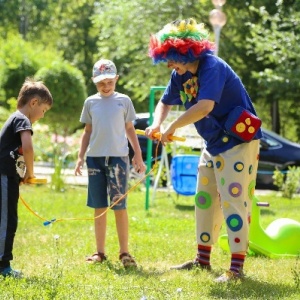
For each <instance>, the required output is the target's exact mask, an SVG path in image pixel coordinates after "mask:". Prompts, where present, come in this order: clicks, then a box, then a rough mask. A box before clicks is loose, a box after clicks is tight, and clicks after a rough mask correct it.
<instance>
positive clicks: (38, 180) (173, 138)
mask: <svg viewBox="0 0 300 300" xmlns="http://www.w3.org/2000/svg"><path fill="white" fill-rule="evenodd" d="M135 132H136V133H137V134H139V135H145V131H144V130H139V129H136V131H135ZM153 137H154V138H155V139H157V140H158V141H159V142H158V143H157V145H156V149H155V159H154V165H153V167H152V168H151V170H150V171H149V172H148V173H146V174H145V176H143V177H142V178H141V179H139V180H138V181H137V182H136V183H135V184H134V185H133V186H132V187H131V188H130V189H128V190H127V191H126V193H125V194H123V195H122V196H121V197H120V198H119V199H117V200H116V201H115V202H113V204H111V205H110V206H108V207H107V208H106V209H105V210H104V211H103V212H102V213H101V214H99V215H98V216H95V217H93V218H60V219H56V218H54V219H51V220H49V219H45V218H43V217H41V216H40V215H39V214H37V213H36V212H35V211H34V210H33V209H32V208H31V207H30V206H29V204H28V203H27V202H26V201H25V200H24V198H23V197H22V196H21V195H19V198H20V200H21V202H22V203H23V205H24V206H25V207H26V208H27V209H28V210H29V211H30V212H31V213H32V214H33V215H34V216H36V217H37V218H39V219H41V220H42V221H44V222H43V225H44V226H47V225H50V224H53V223H56V222H62V221H91V220H96V219H98V218H100V217H102V216H103V215H104V214H106V213H107V212H108V210H110V209H111V208H112V207H114V206H115V205H116V204H118V203H119V202H120V201H121V200H122V199H124V198H125V197H126V196H127V195H128V194H129V193H130V192H132V191H133V190H134V189H135V188H136V187H137V186H138V185H139V184H140V183H141V182H142V181H143V180H144V179H145V178H147V177H148V176H149V175H150V174H151V173H152V172H153V171H154V170H155V168H156V167H157V156H158V155H157V154H158V146H159V144H160V141H161V133H160V132H156V133H154V134H153ZM169 139H170V140H171V141H180V142H184V141H185V140H186V138H184V137H178V136H175V135H171V136H169ZM26 183H29V184H45V183H47V179H44V178H31V179H29V180H27V181H26Z"/></svg>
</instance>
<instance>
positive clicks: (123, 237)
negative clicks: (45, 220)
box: [75, 59, 146, 268]
mask: <svg viewBox="0 0 300 300" xmlns="http://www.w3.org/2000/svg"><path fill="white" fill-rule="evenodd" d="M118 78H119V76H118V75H117V69H116V66H115V64H114V63H113V62H112V61H110V60H107V59H101V60H99V61H97V62H96V63H95V65H94V67H93V77H92V80H93V82H94V83H95V85H96V88H97V91H98V93H97V94H95V95H92V96H90V97H88V98H87V99H86V100H85V102H84V106H83V110H82V113H81V117H80V122H82V123H84V124H85V128H84V132H83V135H82V138H81V145H80V149H79V153H78V160H77V164H76V167H75V175H81V174H82V166H83V164H84V156H85V154H86V163H87V168H88V197H87V205H88V206H89V207H92V208H94V209H95V214H94V216H95V223H94V225H95V237H96V247H97V251H96V252H95V253H94V254H93V255H91V256H89V257H87V259H86V261H87V262H100V263H101V262H103V261H105V260H106V259H107V257H106V255H105V238H106V223H107V214H106V213H105V211H106V209H107V207H109V206H111V207H112V210H113V211H114V213H115V220H116V227H117V233H118V239H119V246H120V253H119V259H120V261H121V262H122V263H123V265H124V267H125V268H127V267H136V266H137V265H136V262H135V260H134V258H133V257H132V256H131V255H130V254H129V250H128V214H127V210H126V197H124V198H123V199H121V200H120V198H121V197H122V196H123V195H124V194H125V193H126V191H127V181H128V174H129V172H128V170H129V157H128V153H129V149H128V140H129V142H130V144H131V146H132V149H133V151H134V156H133V159H132V165H133V167H134V168H135V170H136V171H137V172H139V173H143V172H144V171H145V169H146V167H145V164H144V162H143V158H142V152H141V149H140V145H139V142H138V138H137V135H136V133H135V128H134V126H133V123H132V121H133V120H135V119H136V114H135V110H134V107H133V104H132V101H131V99H130V98H129V97H128V96H127V95H124V94H121V93H119V92H116V91H115V88H116V83H117V81H118ZM127 139H128V140H127ZM108 197H109V198H110V204H109V202H108ZM115 202H117V203H116V204H115ZM102 214H103V215H102ZM99 216H100V217H99Z"/></svg>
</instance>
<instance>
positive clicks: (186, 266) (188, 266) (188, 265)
mask: <svg viewBox="0 0 300 300" xmlns="http://www.w3.org/2000/svg"><path fill="white" fill-rule="evenodd" d="M193 268H199V269H202V270H208V271H211V265H201V264H200V263H199V262H198V261H197V260H190V261H187V262H185V263H183V264H181V265H177V266H173V267H171V268H170V269H171V270H191V269H193Z"/></svg>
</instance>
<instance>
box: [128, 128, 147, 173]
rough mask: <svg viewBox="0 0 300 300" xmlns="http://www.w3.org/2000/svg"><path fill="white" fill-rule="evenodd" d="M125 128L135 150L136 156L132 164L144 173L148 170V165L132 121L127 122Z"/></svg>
mask: <svg viewBox="0 0 300 300" xmlns="http://www.w3.org/2000/svg"><path fill="white" fill-rule="evenodd" d="M125 129H126V135H127V138H128V140H129V143H130V144H131V147H132V149H133V152H134V156H133V158H132V165H133V167H134V169H135V170H136V171H137V172H139V173H143V172H145V170H146V166H145V164H144V161H143V157H142V150H141V147H140V144H139V140H138V138H137V135H136V133H135V128H134V126H133V124H132V122H127V123H126V125H125Z"/></svg>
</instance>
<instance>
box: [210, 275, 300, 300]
mask: <svg viewBox="0 0 300 300" xmlns="http://www.w3.org/2000/svg"><path fill="white" fill-rule="evenodd" d="M298 293H299V289H298V288H297V287H296V286H290V285H289V286H287V285H284V284H280V283H272V282H264V281H260V280H256V279H254V278H246V279H245V280H243V281H234V282H229V283H223V284H220V283H216V284H215V285H213V286H212V288H211V291H210V292H209V294H210V295H211V296H212V297H218V298H220V297H221V298H222V299H230V300H231V299H268V300H272V299H274V300H275V299H276V300H277V299H295V298H293V297H294V296H295V295H298Z"/></svg>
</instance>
